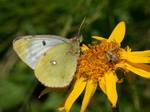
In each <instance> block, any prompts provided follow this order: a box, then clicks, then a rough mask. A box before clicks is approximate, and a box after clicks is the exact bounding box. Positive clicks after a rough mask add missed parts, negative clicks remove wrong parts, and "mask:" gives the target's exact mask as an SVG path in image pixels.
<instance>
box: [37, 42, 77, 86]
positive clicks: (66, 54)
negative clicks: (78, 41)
mask: <svg viewBox="0 0 150 112" xmlns="http://www.w3.org/2000/svg"><path fill="white" fill-rule="evenodd" d="M78 53H79V52H78V49H76V48H74V46H73V45H72V44H68V43H62V44H59V45H56V46H54V47H53V48H51V49H50V50H48V51H47V52H46V53H44V54H43V56H41V57H40V58H39V60H38V62H37V64H36V66H35V75H36V77H37V78H38V80H39V81H40V82H41V83H43V84H44V85H46V86H48V87H65V86H67V85H68V84H69V83H70V82H71V80H72V79H73V76H74V73H75V71H76V66H77V58H78V55H79V54H78Z"/></svg>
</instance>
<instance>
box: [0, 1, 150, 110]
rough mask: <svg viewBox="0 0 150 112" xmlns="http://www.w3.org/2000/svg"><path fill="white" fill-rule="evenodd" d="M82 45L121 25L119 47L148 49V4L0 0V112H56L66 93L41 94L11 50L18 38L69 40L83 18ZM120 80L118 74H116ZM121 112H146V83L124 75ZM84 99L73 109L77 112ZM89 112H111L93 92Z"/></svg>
mask: <svg viewBox="0 0 150 112" xmlns="http://www.w3.org/2000/svg"><path fill="white" fill-rule="evenodd" d="M84 17H86V22H85V25H84V27H83V29H82V31H81V34H82V35H83V37H84V43H90V42H91V39H90V38H89V37H90V36H91V35H100V36H104V37H108V36H109V35H110V33H111V31H112V29H113V27H114V26H115V25H116V24H117V23H118V22H119V21H121V20H124V21H125V22H126V25H127V33H126V38H125V39H124V42H123V43H122V46H123V47H126V46H127V45H129V46H130V47H131V48H132V49H133V50H146V49H150V1H148V0H136V1H135V0H122V1H120V0H0V112H57V109H56V108H57V107H58V106H59V105H60V104H62V102H63V101H64V99H65V98H66V96H67V95H66V94H67V93H68V89H66V90H64V91H63V92H57V91H52V92H50V93H49V94H48V95H45V96H43V97H42V98H41V99H39V98H38V95H39V93H40V92H41V90H43V89H44V86H42V85H41V84H40V83H39V82H38V81H37V80H36V79H35V76H34V73H33V71H32V70H31V69H30V68H29V67H28V66H26V65H25V64H24V63H23V62H22V61H21V60H20V59H18V57H17V55H16V54H15V53H14V51H13V49H12V41H13V39H14V38H16V37H17V36H21V35H31V34H54V35H61V36H65V37H68V38H70V37H73V36H75V35H76V34H77V32H78V29H79V26H80V24H81V21H82V20H83V18H84ZM120 75H121V74H120ZM118 94H119V107H120V108H119V109H120V112H150V82H149V80H147V79H143V78H141V77H139V76H136V75H135V74H132V73H130V74H128V75H127V77H125V80H124V83H122V84H120V85H118ZM82 98H83V94H82V95H81V97H80V98H79V99H78V100H77V102H76V103H75V104H74V106H73V110H72V111H73V112H78V110H79V108H80V105H81V101H82ZM88 112H111V106H110V104H109V102H108V100H107V98H106V96H105V95H104V94H103V93H102V92H101V90H100V89H99V88H98V89H97V91H96V94H95V95H94V97H93V98H92V100H91V102H90V104H89V107H88Z"/></svg>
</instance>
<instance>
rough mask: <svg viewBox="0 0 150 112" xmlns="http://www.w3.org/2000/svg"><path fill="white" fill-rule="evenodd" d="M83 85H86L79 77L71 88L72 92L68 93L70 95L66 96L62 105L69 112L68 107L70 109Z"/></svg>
mask: <svg viewBox="0 0 150 112" xmlns="http://www.w3.org/2000/svg"><path fill="white" fill-rule="evenodd" d="M85 86H86V82H85V81H84V79H83V78H80V79H78V80H77V81H76V83H75V85H74V88H73V90H72V92H71V93H70V95H69V96H68V98H67V100H66V102H65V105H64V110H65V111H66V112H70V109H71V107H72V105H73V103H74V102H75V101H76V99H77V98H78V97H79V96H80V94H81V93H82V92H83V90H84V88H85Z"/></svg>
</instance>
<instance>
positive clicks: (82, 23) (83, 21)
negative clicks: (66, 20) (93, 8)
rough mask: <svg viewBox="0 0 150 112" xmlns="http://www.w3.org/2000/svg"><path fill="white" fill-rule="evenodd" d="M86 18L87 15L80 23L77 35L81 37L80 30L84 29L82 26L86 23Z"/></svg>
mask: <svg viewBox="0 0 150 112" xmlns="http://www.w3.org/2000/svg"><path fill="white" fill-rule="evenodd" d="M85 19H86V17H84V19H83V20H82V22H81V24H80V27H79V29H78V34H77V37H80V32H81V29H82V27H83V25H84V23H85Z"/></svg>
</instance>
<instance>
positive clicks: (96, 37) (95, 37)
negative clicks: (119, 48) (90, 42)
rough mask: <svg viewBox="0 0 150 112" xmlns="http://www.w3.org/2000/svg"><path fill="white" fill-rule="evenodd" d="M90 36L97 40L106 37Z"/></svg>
mask: <svg viewBox="0 0 150 112" xmlns="http://www.w3.org/2000/svg"><path fill="white" fill-rule="evenodd" d="M92 38H94V39H96V40H99V41H102V40H107V39H106V38H103V37H99V36H92Z"/></svg>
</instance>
